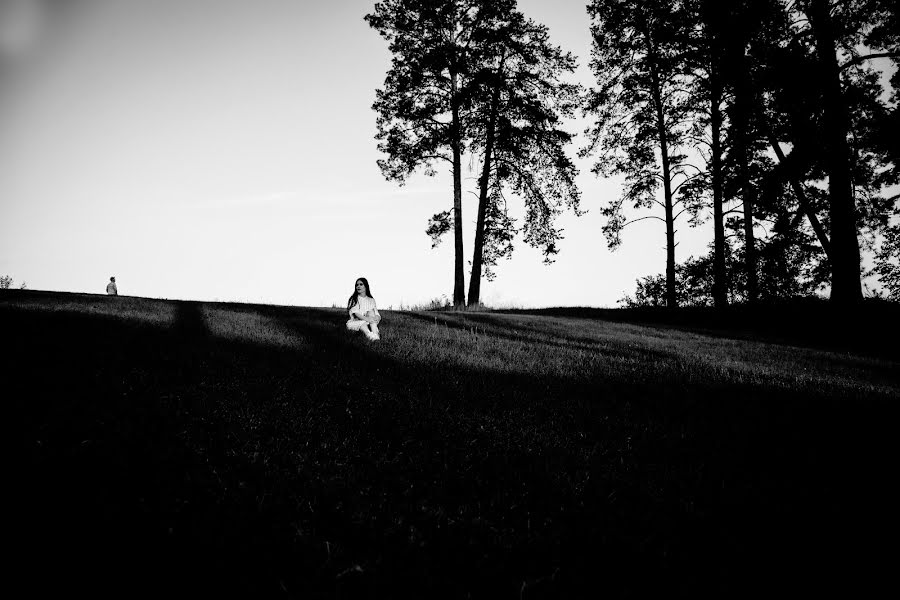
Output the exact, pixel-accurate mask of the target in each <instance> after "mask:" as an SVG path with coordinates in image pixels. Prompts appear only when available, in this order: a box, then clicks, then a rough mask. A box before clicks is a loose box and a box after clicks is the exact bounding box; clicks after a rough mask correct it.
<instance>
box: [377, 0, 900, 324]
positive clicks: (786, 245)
mask: <svg viewBox="0 0 900 600" xmlns="http://www.w3.org/2000/svg"><path fill="white" fill-rule="evenodd" d="M587 16H588V20H586V26H589V27H590V31H591V34H592V38H593V45H592V52H591V62H590V66H591V69H592V71H593V74H594V76H595V80H596V81H595V82H594V85H592V86H591V88H590V89H583V88H581V87H580V86H578V85H575V84H572V83H568V82H566V78H567V77H568V76H569V75H570V74H571V73H573V72H574V70H575V67H576V62H575V59H574V57H573V56H572V55H571V54H569V53H566V52H564V51H563V50H562V49H561V48H559V47H557V46H554V45H553V44H551V43H550V42H549V36H548V31H547V28H546V27H545V26H543V25H541V24H539V23H536V22H534V21H532V20H530V19H528V18H526V17H525V16H524V15H523V14H521V13H520V12H519V11H517V10H516V2H515V0H440V1H436V0H387V1H385V2H380V3H377V4H376V5H375V10H374V12H373V13H372V14H370V15H368V16H367V17H366V19H367V21H368V22H369V24H370V25H371V26H372V27H373V28H375V29H376V30H377V31H378V32H379V33H380V34H381V35H382V36H383V37H384V38H385V39H386V40H387V41H388V43H389V48H390V50H391V52H392V54H393V61H392V65H391V69H390V71H389V72H388V74H387V78H386V80H385V84H384V87H383V88H382V89H380V90H378V92H377V99H376V102H375V105H374V109H375V110H376V112H377V114H378V119H377V125H378V135H377V138H378V140H379V149H380V150H381V151H382V152H384V154H385V155H386V158H385V159H383V160H381V161H379V165H380V167H381V169H382V172H383V173H384V175H385V176H386V177H387V178H389V179H394V180H397V181H399V182H401V183H402V182H404V181H405V180H406V178H407V177H409V176H410V175H411V174H412V173H413V172H415V171H416V170H418V169H420V168H421V169H423V170H424V171H425V173H427V174H434V172H435V169H436V168H437V167H438V165H440V164H442V163H443V164H446V165H447V166H448V167H449V168H450V171H451V172H452V174H453V207H452V210H448V211H445V212H442V213H438V214H437V215H435V216H434V217H433V218H432V219H431V222H430V223H429V227H428V233H429V235H431V236H432V238H433V240H434V243H435V244H437V243H438V242H439V241H440V239H441V236H442V235H444V234H445V233H449V232H451V231H452V232H453V238H454V248H455V263H454V293H453V303H454V305H455V306H457V307H464V306H466V304H467V303H468V306H474V305H478V304H479V301H480V284H481V279H482V276H484V277H486V278H487V279H491V278H492V276H493V272H492V270H491V269H492V267H494V266H495V265H496V264H497V260H498V259H499V258H501V257H508V256H509V255H510V253H511V252H512V241H513V239H514V237H515V235H516V234H517V233H518V232H519V231H520V230H521V231H522V232H523V233H524V239H525V241H526V243H528V244H530V245H532V246H534V247H537V248H540V249H541V250H542V252H543V254H544V256H545V259H546V261H548V262H549V261H551V260H552V258H553V255H554V254H556V252H557V251H558V248H557V244H558V242H559V240H560V239H561V235H560V231H559V230H558V229H557V228H556V227H555V225H554V222H555V217H556V216H557V215H559V214H560V213H561V212H562V211H563V210H565V209H567V208H568V209H571V210H572V211H574V212H575V213H576V214H580V201H581V198H580V193H579V190H578V188H577V186H576V185H575V176H576V175H577V169H576V168H575V166H574V164H573V163H572V161H571V160H570V159H569V158H568V156H567V154H566V151H567V149H568V146H569V145H570V144H571V143H572V141H573V137H574V136H573V135H572V134H571V133H569V132H567V131H565V130H564V129H563V127H562V122H563V119H565V118H569V117H572V116H574V115H576V114H578V113H581V114H582V115H585V116H588V117H589V119H590V122H591V126H590V127H589V129H588V130H587V131H586V132H585V134H586V136H587V144H586V145H585V146H584V147H582V148H581V149H580V154H581V156H582V157H591V158H593V159H594V162H595V164H594V168H593V170H594V172H595V173H596V174H597V175H599V176H606V177H608V176H614V175H616V176H622V177H623V178H624V186H623V190H622V194H621V195H620V196H619V197H618V198H615V199H614V200H612V201H611V202H607V203H605V204H604V205H603V207H602V208H601V210H602V213H603V215H604V216H605V217H606V221H605V224H604V226H603V233H604V234H605V236H606V239H607V242H608V244H609V246H610V248H612V249H615V248H616V247H618V246H619V244H621V242H622V234H623V230H624V229H625V228H626V227H627V226H628V225H629V224H630V223H633V222H635V221H638V220H643V219H647V218H652V219H659V220H661V221H663V222H664V223H665V235H666V248H667V253H666V270H665V273H664V274H663V275H659V276H656V277H648V278H645V279H643V280H641V281H639V282H638V290H637V293H636V296H635V297H634V298H628V299H627V301H628V302H629V303H632V304H641V303H644V304H656V303H664V304H665V305H667V306H677V305H679V304H713V305H715V306H725V305H727V304H728V303H732V302H747V303H754V302H757V301H760V300H766V299H772V298H785V297H794V296H804V295H810V294H812V293H813V292H814V291H815V290H817V289H819V288H820V287H821V286H823V285H828V286H830V290H831V298H832V300H833V301H835V302H837V303H839V304H843V305H852V304H854V303H856V302H858V301H859V300H861V299H862V284H861V277H862V276H863V275H864V274H863V273H862V271H861V260H860V256H861V244H862V245H863V247H864V248H866V249H867V250H870V251H871V252H872V253H873V255H874V256H875V259H876V266H875V268H874V272H875V273H876V274H878V275H879V276H880V279H881V281H882V284H883V285H884V286H885V288H886V289H888V290H889V291H890V293H891V295H892V297H894V298H895V299H900V267H898V265H897V262H896V261H897V257H898V255H900V224H898V222H897V219H898V218H900V202H898V196H897V195H896V194H895V195H893V196H891V195H890V194H888V193H886V190H890V189H892V187H893V189H896V188H895V187H894V186H897V184H898V183H900V180H898V174H897V172H896V169H895V165H896V164H897V156H898V134H900V127H898V125H900V123H898V120H900V116H898V115H900V113H898V111H897V104H898V100H900V97H898V92H897V89H898V85H897V83H898V82H900V75H898V72H897V71H895V72H894V74H893V77H892V79H891V82H890V86H889V87H890V89H889V90H885V88H884V86H883V85H882V84H881V82H880V81H879V76H880V74H881V73H880V71H878V70H877V69H875V68H874V67H873V66H872V59H875V58H890V59H891V60H893V61H894V64H895V65H896V63H897V61H898V59H900V18H898V8H897V3H896V2H895V1H892V0H794V1H790V2H788V1H784V0H735V1H732V2H720V1H717V0H676V1H671V0H593V1H592V2H591V3H590V4H589V5H588V7H587ZM464 155H467V156H470V157H472V161H473V162H474V161H476V160H477V161H478V166H479V169H478V172H479V173H480V176H479V194H478V197H479V202H478V209H477V210H478V214H477V219H476V231H475V241H474V249H473V255H472V262H471V265H472V271H471V278H470V281H469V291H468V299H466V296H465V289H464V285H465V281H464V271H463V264H464V248H463V236H462V162H463V156H464ZM510 198H518V199H521V201H523V202H524V203H525V207H526V210H525V217H524V223H523V224H522V225H521V227H518V226H517V224H516V223H515V221H514V220H513V219H511V218H510V217H509V216H508V213H507V210H506V209H507V200H508V199H510ZM892 219H893V221H892ZM685 220H686V221H687V222H688V224H689V225H690V226H693V227H697V226H707V223H709V222H710V221H711V227H712V233H713V243H712V244H711V248H710V252H709V255H708V256H704V257H700V258H697V259H694V258H691V259H690V260H689V261H687V262H685V263H683V264H678V263H677V262H676V256H675V248H676V246H677V243H678V242H677V235H676V234H677V231H678V230H677V225H678V223H680V222H682V221H685Z"/></svg>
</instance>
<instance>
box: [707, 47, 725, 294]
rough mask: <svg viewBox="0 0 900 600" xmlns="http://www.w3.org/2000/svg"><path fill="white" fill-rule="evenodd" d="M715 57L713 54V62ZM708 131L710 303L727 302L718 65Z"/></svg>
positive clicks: (714, 68)
mask: <svg viewBox="0 0 900 600" xmlns="http://www.w3.org/2000/svg"><path fill="white" fill-rule="evenodd" d="M715 60H716V58H715V57H713V61H715ZM709 79H710V106H709V110H710V130H711V131H710V134H711V137H712V148H711V152H712V192H713V303H714V304H715V306H716V307H717V308H721V307H724V306H727V305H728V281H727V280H726V273H725V210H724V208H723V202H724V199H723V196H724V190H723V185H722V140H721V136H722V107H721V102H722V86H721V81H720V76H719V73H718V67H717V66H716V65H715V64H711V65H710V77H709Z"/></svg>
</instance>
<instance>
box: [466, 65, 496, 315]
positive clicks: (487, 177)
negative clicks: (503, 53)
mask: <svg viewBox="0 0 900 600" xmlns="http://www.w3.org/2000/svg"><path fill="white" fill-rule="evenodd" d="M498 77H499V74H498ZM499 105H500V84H499V81H497V82H495V83H494V89H493V91H492V93H491V108H490V113H489V115H488V127H487V134H486V138H485V143H484V166H483V168H482V170H481V178H480V180H479V187H480V189H479V191H478V221H477V222H476V225H475V250H474V252H473V254H472V274H471V275H470V276H469V308H475V307H478V306H479V305H480V304H481V298H480V296H481V267H482V263H483V260H484V220H485V216H486V215H487V205H488V190H489V188H490V181H491V158H492V156H493V153H494V137H495V135H496V130H497V113H498V112H499Z"/></svg>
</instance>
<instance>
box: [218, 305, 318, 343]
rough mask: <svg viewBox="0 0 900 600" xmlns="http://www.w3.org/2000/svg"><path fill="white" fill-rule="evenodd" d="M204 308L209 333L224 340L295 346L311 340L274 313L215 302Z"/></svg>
mask: <svg viewBox="0 0 900 600" xmlns="http://www.w3.org/2000/svg"><path fill="white" fill-rule="evenodd" d="M200 311H201V314H202V317H203V323H204V325H205V326H206V329H207V330H208V331H209V333H210V334H211V335H213V336H215V337H217V338H221V339H223V340H231V341H236V342H246V343H250V344H260V345H263V346H273V347H277V348H292V349H299V348H301V347H302V346H303V345H304V344H306V343H307V342H306V341H305V340H304V338H303V337H302V336H301V335H300V334H298V333H297V332H296V331H292V330H290V329H289V328H288V327H287V326H285V324H284V322H283V321H281V320H279V319H277V318H276V317H274V316H272V315H266V314H262V313H261V312H258V311H255V310H242V309H238V308H236V307H234V306H227V305H225V306H221V305H215V304H203V305H201V307H200Z"/></svg>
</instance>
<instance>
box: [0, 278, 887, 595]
mask: <svg viewBox="0 0 900 600" xmlns="http://www.w3.org/2000/svg"><path fill="white" fill-rule="evenodd" d="M818 310H819V314H816V315H812V316H811V317H810V318H815V319H817V320H821V321H822V327H828V326H833V327H836V326H837V323H838V322H837V320H836V317H834V316H833V315H832V316H829V314H828V310H827V309H826V308H819V309H818ZM878 310H880V311H882V312H883V313H884V315H888V313H890V311H891V310H893V309H891V308H885V307H884V306H881V307H880V308H879V309H878ZM679 314H680V315H681V316H676V317H672V316H670V317H668V321H667V320H666V319H667V317H665V316H664V315H662V314H659V313H653V314H650V313H643V314H637V313H631V314H630V317H629V313H603V314H601V313H598V312H593V313H592V312H591V311H582V312H580V313H578V312H571V311H570V312H569V313H568V314H565V312H562V313H561V312H559V311H557V312H556V313H552V312H550V313H545V314H539V315H528V314H492V313H478V314H456V313H399V312H393V313H392V312H388V311H385V314H384V322H383V331H384V334H383V339H382V341H381V343H380V344H379V345H371V344H369V343H368V342H366V340H365V339H364V338H363V337H362V336H361V335H355V336H354V335H351V334H349V333H348V332H346V331H345V330H344V329H343V320H344V318H343V315H342V312H341V311H339V310H333V309H313V308H290V307H272V306H251V305H234V304H214V303H196V302H175V301H163V300H147V299H140V298H127V297H119V298H107V297H102V296H92V295H75V294H53V293H46V292H44V293H42V292H24V291H16V292H5V293H3V294H2V295H0V331H2V335H3V342H4V346H6V349H7V350H12V352H11V353H10V352H7V358H6V359H5V360H4V362H3V366H2V373H0V374H2V377H3V380H2V381H3V383H2V385H3V389H4V393H3V396H4V399H5V400H4V404H5V407H6V409H7V410H6V415H7V419H6V422H7V429H8V430H9V431H10V439H11V441H12V448H13V452H12V454H11V461H10V462H11V463H12V464H11V473H9V474H8V476H7V477H6V478H5V484H6V485H5V486H4V487H5V489H6V496H7V499H8V500H9V501H10V502H11V508H10V509H8V510H9V511H10V512H8V518H9V526H8V527H7V530H8V535H7V536H6V542H7V543H6V547H7V549H8V555H10V554H11V556H12V560H11V561H10V560H8V561H7V569H8V572H10V573H11V574H12V577H11V581H9V582H7V587H8V586H9V584H10V583H12V584H17V585H19V586H24V591H25V592H26V593H25V595H26V596H27V597H34V596H49V595H56V593H58V592H61V593H63V594H65V595H67V596H68V595H74V594H76V593H77V595H78V596H81V595H82V593H84V594H87V595H86V596H85V597H97V596H114V597H117V598H131V597H135V596H155V597H173V596H175V597H181V596H184V597H197V596H210V597H213V596H241V597H248V598H250V597H284V598H315V597H325V598H333V597H340V598H357V597H359V598H363V597H365V598H373V597H388V598H438V597H440V598H444V597H449V598H470V597H471V598H579V597H589V598H632V597H644V596H651V595H652V596H656V597H671V596H690V597H696V596H707V595H714V596H718V597H722V598H729V597H736V596H745V595H746V596H750V595H755V596H757V597H771V596H782V595H786V594H788V593H797V592H800V593H802V594H803V595H804V596H808V595H811V594H814V593H817V592H822V591H831V592H834V591H837V590H843V591H848V592H856V593H865V592H866V591H867V590H868V591H872V590H874V589H877V588H880V587H881V586H883V585H886V584H889V585H890V587H891V588H892V587H894V581H893V578H894V577H893V576H894V570H895V568H896V562H895V559H896V550H895V549H894V548H895V547H896V540H897V537H896V529H895V527H894V525H895V524H896V517H895V514H896V510H897V497H896V495H895V494H894V492H893V491H892V487H893V486H892V484H893V483H894V479H896V475H897V469H896V466H895V464H894V463H895V461H894V456H895V454H896V448H895V446H896V443H895V440H896V435H895V429H896V427H897V419H896V416H897V413H898V411H897V401H898V399H900V362H898V361H900V359H898V355H897V351H896V345H895V343H896V340H895V338H893V337H892V336H893V335H894V333H895V332H896V322H897V321H893V325H892V324H891V323H890V322H883V323H882V325H881V326H880V327H876V325H878V323H879V322H880V321H878V320H877V319H876V318H874V317H872V316H871V315H869V316H868V317H865V316H863V317H860V321H859V323H856V324H854V325H853V326H852V327H846V326H845V327H843V329H842V335H841V337H840V338H839V339H837V340H829V339H828V338H827V336H821V335H820V334H818V333H816V334H815V335H813V333H812V332H818V331H819V329H818V328H816V327H809V326H798V327H796V328H795V329H793V330H791V328H790V325H789V324H783V325H780V326H779V327H777V328H774V329H773V328H771V327H770V328H768V330H766V328H765V327H761V332H756V333H754V331H753V330H752V328H750V329H748V328H747V327H741V326H739V325H738V324H734V331H735V335H734V336H729V335H728V331H729V327H730V325H729V323H728V322H727V320H723V319H722V318H719V317H716V316H715V315H713V314H710V313H706V316H704V314H703V313H700V312H694V313H679ZM891 314H893V316H897V313H896V311H894V312H893V313H891ZM884 315H881V314H879V315H878V319H882V318H883V317H884ZM801 316H802V315H801ZM807 316H810V315H807ZM601 317H603V318H601ZM738 317H740V315H738ZM738 317H734V318H738ZM764 317H765V315H759V314H757V315H756V317H754V318H757V319H759V323H760V324H762V323H765V322H771V321H766V319H765V318H764ZM741 318H743V317H741ZM627 320H638V321H641V323H638V324H635V323H629V322H626V321H627ZM776 321H777V319H776ZM799 321H802V319H799ZM743 322H744V323H746V322H747V321H746V320H744V321H743ZM869 342H871V343H869ZM888 589H890V588H888Z"/></svg>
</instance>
